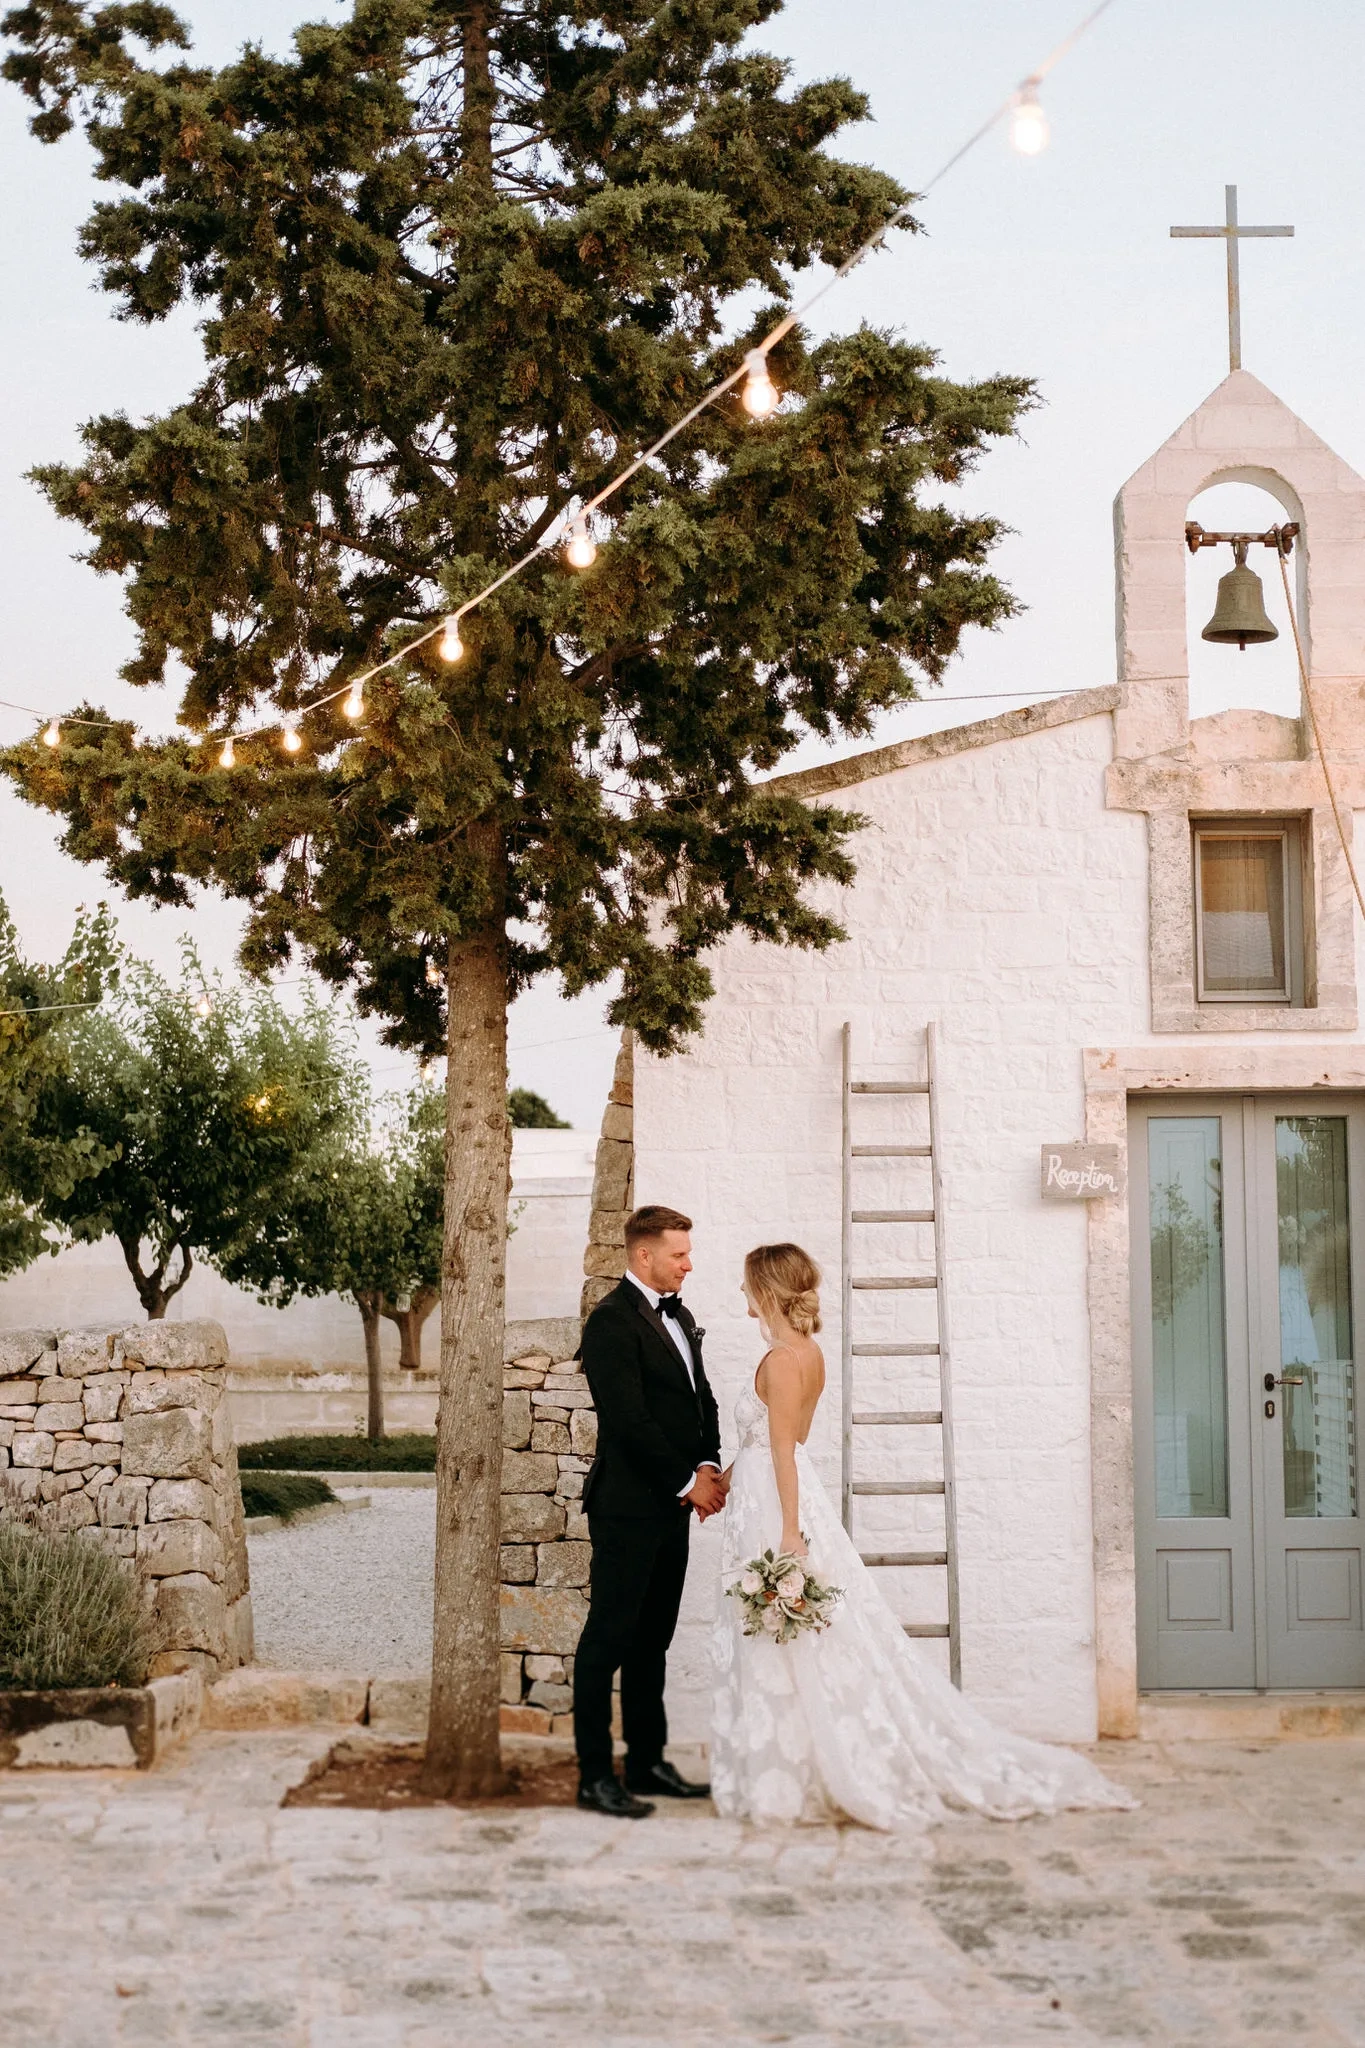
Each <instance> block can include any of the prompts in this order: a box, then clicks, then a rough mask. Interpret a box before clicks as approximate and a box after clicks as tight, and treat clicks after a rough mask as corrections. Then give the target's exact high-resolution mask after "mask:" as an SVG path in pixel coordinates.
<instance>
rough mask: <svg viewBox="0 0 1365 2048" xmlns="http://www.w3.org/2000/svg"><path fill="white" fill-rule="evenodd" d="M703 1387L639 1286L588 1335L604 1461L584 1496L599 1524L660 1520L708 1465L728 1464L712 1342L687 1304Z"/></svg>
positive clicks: (586, 1351)
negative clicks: (605, 1519)
mask: <svg viewBox="0 0 1365 2048" xmlns="http://www.w3.org/2000/svg"><path fill="white" fill-rule="evenodd" d="M679 1306H680V1310H681V1313H680V1315H679V1321H680V1322H681V1324H682V1327H683V1332H684V1335H685V1336H686V1338H687V1341H688V1343H689V1345H690V1346H691V1350H692V1358H693V1362H694V1366H695V1370H696V1376H697V1384H696V1387H695V1388H694V1387H693V1386H692V1385H691V1383H690V1381H689V1380H688V1377H687V1367H686V1366H685V1365H684V1364H683V1361H682V1358H681V1356H680V1354H679V1351H678V1347H677V1345H676V1344H675V1343H674V1342H673V1339H672V1337H670V1335H669V1334H668V1329H667V1327H666V1323H665V1319H664V1317H663V1316H661V1315H659V1314H657V1313H656V1312H655V1310H654V1309H652V1308H651V1307H650V1305H649V1302H648V1301H647V1300H646V1299H645V1296H644V1295H643V1294H642V1293H641V1292H640V1290H639V1288H638V1287H637V1286H636V1285H635V1284H634V1282H633V1281H631V1280H623V1281H622V1282H621V1283H620V1285H619V1286H618V1287H615V1288H613V1290H612V1292H611V1293H610V1294H609V1295H607V1297H606V1299H605V1300H604V1301H600V1302H599V1303H598V1304H597V1307H596V1308H595V1309H594V1310H593V1312H592V1314H591V1315H590V1316H589V1317H588V1320H587V1323H586V1324H585V1325H584V1329H583V1370H584V1372H585V1373H586V1374H587V1376H588V1385H589V1386H590V1387H591V1389H592V1398H593V1404H594V1406H595V1407H596V1409H597V1457H596V1459H595V1460H594V1462H593V1467H592V1470H591V1471H590V1472H589V1474H588V1476H587V1479H586V1481H585V1482H584V1486H583V1505H584V1507H585V1508H587V1509H589V1511H590V1512H591V1513H592V1514H594V1515H632V1516H640V1515H660V1514H667V1513H668V1512H669V1511H670V1509H676V1508H677V1507H678V1505H679V1502H678V1495H679V1493H680V1492H681V1490H682V1488H683V1487H685V1486H686V1485H687V1483H688V1481H689V1480H690V1479H691V1477H692V1474H693V1473H694V1472H695V1471H696V1469H697V1467H698V1466H699V1465H701V1464H702V1463H703V1462H705V1461H706V1460H707V1459H710V1460H712V1461H713V1462H714V1463H715V1464H717V1465H719V1463H720V1417H719V1415H718V1414H717V1412H716V1399H715V1395H714V1394H713V1393H712V1392H711V1389H710V1386H709V1385H708V1383H707V1379H706V1370H705V1367H704V1366H703V1365H702V1361H701V1338H702V1332H701V1331H700V1330H699V1329H698V1328H697V1325H696V1323H695V1322H694V1321H693V1319H692V1315H691V1312H690V1310H688V1309H687V1308H686V1307H683V1306H682V1305H681V1304H679Z"/></svg>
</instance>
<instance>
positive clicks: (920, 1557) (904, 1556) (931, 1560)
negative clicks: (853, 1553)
mask: <svg viewBox="0 0 1365 2048" xmlns="http://www.w3.org/2000/svg"><path fill="white" fill-rule="evenodd" d="M862 1558H863V1563H864V1564H893V1565H895V1564H947V1562H948V1553H947V1551H946V1550H865V1551H864V1552H863V1553H862Z"/></svg>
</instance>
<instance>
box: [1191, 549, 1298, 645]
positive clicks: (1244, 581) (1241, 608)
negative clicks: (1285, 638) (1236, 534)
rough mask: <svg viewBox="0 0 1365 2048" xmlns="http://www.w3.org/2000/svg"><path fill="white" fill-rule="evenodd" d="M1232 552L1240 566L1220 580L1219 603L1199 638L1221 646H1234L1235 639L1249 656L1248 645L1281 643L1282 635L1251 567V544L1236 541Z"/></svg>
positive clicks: (1259, 581) (1257, 577)
mask: <svg viewBox="0 0 1365 2048" xmlns="http://www.w3.org/2000/svg"><path fill="white" fill-rule="evenodd" d="M1232 552H1233V554H1234V555H1235V556H1236V557H1237V567H1236V568H1235V569H1229V570H1228V573H1227V575H1226V576H1220V577H1219V579H1218V602H1217V603H1216V604H1215V605H1214V608H1213V617H1212V618H1211V619H1210V620H1209V622H1208V624H1207V626H1205V628H1204V630H1203V632H1202V633H1201V634H1200V636H1199V637H1200V639H1201V640H1212V641H1215V642H1216V643H1217V645H1218V646H1220V647H1231V645H1232V643H1233V642H1234V640H1235V641H1236V643H1237V645H1238V647H1239V648H1241V649H1242V651H1243V652H1244V653H1245V651H1246V647H1247V643H1248V642H1251V643H1252V644H1253V645H1255V646H1259V645H1260V644H1261V642H1262V641H1265V640H1278V639H1279V637H1280V635H1279V631H1278V629H1277V628H1276V627H1275V626H1272V624H1271V623H1270V620H1269V619H1268V618H1267V617H1266V609H1265V598H1264V596H1263V595H1262V592H1261V579H1260V577H1259V576H1258V575H1257V574H1256V571H1255V570H1254V569H1248V567H1247V543H1246V542H1245V541H1244V540H1235V541H1234V542H1233V544H1232Z"/></svg>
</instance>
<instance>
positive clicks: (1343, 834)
mask: <svg viewBox="0 0 1365 2048" xmlns="http://www.w3.org/2000/svg"><path fill="white" fill-rule="evenodd" d="M1275 555H1276V559H1277V560H1278V562H1279V565H1280V582H1281V583H1282V584H1283V585H1284V603H1285V610H1286V611H1287V612H1288V613H1289V630H1290V632H1291V633H1292V634H1293V636H1294V653H1295V656H1296V657H1297V660H1298V664H1299V681H1300V683H1301V684H1302V686H1303V701H1304V704H1305V705H1306V707H1307V710H1308V723H1309V724H1310V725H1311V726H1312V728H1313V744H1314V746H1315V747H1316V748H1317V750H1318V761H1319V763H1320V765H1321V768H1322V779H1323V781H1324V782H1325V783H1326V785H1327V800H1328V802H1329V803H1330V804H1331V806H1332V816H1333V818H1334V819H1335V821H1336V828H1337V838H1338V839H1339V840H1340V841H1341V850H1342V852H1343V853H1344V854H1345V856H1346V871H1347V873H1348V874H1349V875H1350V877H1351V887H1352V888H1353V889H1354V890H1355V892H1356V902H1357V903H1358V904H1359V906H1360V914H1361V916H1362V917H1365V895H1362V894H1361V889H1360V876H1359V875H1358V874H1357V873H1356V864H1355V857H1354V855H1353V854H1352V852H1351V841H1350V838H1349V836H1348V835H1347V831H1346V822H1345V819H1344V818H1343V817H1342V814H1341V801H1340V799H1339V798H1338V796H1337V789H1336V784H1335V783H1334V782H1333V780H1332V771H1331V769H1330V768H1329V767H1328V765H1327V749H1326V747H1324V745H1323V744H1322V732H1321V730H1320V728H1319V726H1318V707H1317V705H1316V704H1315V703H1314V701H1313V685H1312V684H1311V683H1310V682H1309V680H1308V663H1307V662H1306V661H1305V660H1304V658H1303V642H1302V640H1301V639H1300V638H1299V621H1298V615H1297V612H1296V610H1295V606H1294V600H1293V598H1292V597H1291V596H1290V594H1289V570H1288V568H1287V567H1286V557H1285V544H1284V536H1283V535H1282V534H1280V533H1278V530H1277V540H1276V547H1275Z"/></svg>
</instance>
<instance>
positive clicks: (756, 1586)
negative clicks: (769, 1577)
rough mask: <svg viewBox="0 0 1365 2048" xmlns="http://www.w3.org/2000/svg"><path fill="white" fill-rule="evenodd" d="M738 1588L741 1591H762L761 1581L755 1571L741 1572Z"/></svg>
mask: <svg viewBox="0 0 1365 2048" xmlns="http://www.w3.org/2000/svg"><path fill="white" fill-rule="evenodd" d="M739 1590H740V1592H741V1593H761V1592H762V1591H763V1581H762V1579H761V1578H760V1577H759V1575H758V1573H757V1572H741V1573H740V1578H739Z"/></svg>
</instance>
